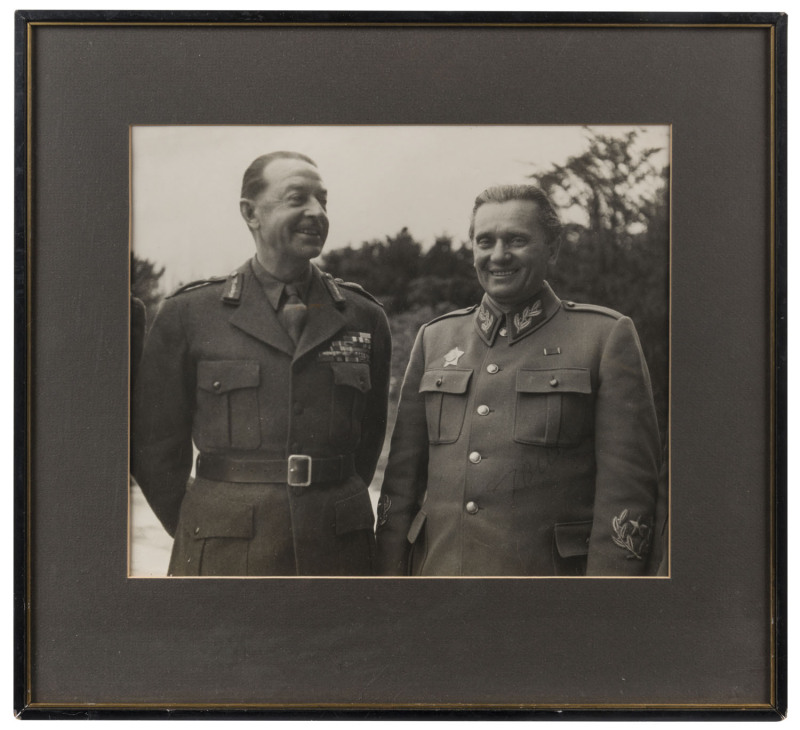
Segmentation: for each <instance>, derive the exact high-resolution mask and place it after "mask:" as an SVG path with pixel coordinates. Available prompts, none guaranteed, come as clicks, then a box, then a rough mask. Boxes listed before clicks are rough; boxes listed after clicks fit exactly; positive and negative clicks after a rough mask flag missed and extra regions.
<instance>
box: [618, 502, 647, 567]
mask: <svg viewBox="0 0 800 730" xmlns="http://www.w3.org/2000/svg"><path fill="white" fill-rule="evenodd" d="M611 526H612V527H613V529H614V534H613V535H612V536H611V539H612V540H613V541H614V544H615V545H616V546H617V547H621V548H622V549H623V550H625V551H626V552H627V553H629V554H628V555H626V556H625V557H626V558H628V560H633V559H636V560H642V559H643V558H645V557H646V556H647V554H648V553H649V552H650V540H651V539H652V537H653V533H652V531H651V530H650V528H649V527H648V526H647V525H646V524H645V523H644V522H642V518H641V517H640V518H639V519H638V520H629V519H628V510H627V509H624V510H622V512H621V513H620V514H619V515H618V516H617V517H615V518H614V519H613V520H611Z"/></svg>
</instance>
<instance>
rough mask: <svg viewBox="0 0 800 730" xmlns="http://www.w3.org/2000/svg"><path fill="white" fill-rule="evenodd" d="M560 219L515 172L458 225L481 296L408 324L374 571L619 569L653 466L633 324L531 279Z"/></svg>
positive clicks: (641, 563)
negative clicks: (414, 328)
mask: <svg viewBox="0 0 800 730" xmlns="http://www.w3.org/2000/svg"><path fill="white" fill-rule="evenodd" d="M560 236H561V225H560V222H559V219H558V215H557V214H556V212H555V210H554V209H553V206H552V204H551V203H550V200H549V199H548V198H547V196H546V195H545V194H544V193H543V192H542V191H541V190H540V189H538V188H536V187H533V186H527V185H513V186H502V187H494V188H489V189H488V190H485V191H484V192H483V193H482V194H481V195H480V196H478V198H477V199H476V201H475V207H474V208H473V212H472V221H471V225H470V239H471V241H472V247H473V253H474V260H475V270H476V272H477V275H478V281H479V282H480V284H481V286H482V287H483V289H484V291H485V295H484V297H483V301H482V302H481V303H480V305H476V306H474V307H470V308H468V309H463V310H458V311H455V312H451V313H450V314H446V315H444V316H443V317H439V318H438V319H435V320H433V321H432V322H430V323H428V324H427V325H425V326H423V327H422V329H421V330H420V332H419V334H418V335H417V339H416V342H415V344H414V348H413V350H412V353H411V359H410V362H409V365H408V369H407V370H406V374H405V379H404V381H403V388H402V392H401V397H400V406H399V411H398V417H397V424H396V426H395V430H394V434H393V437H392V444H391V451H390V456H389V464H388V466H387V469H386V475H385V478H384V482H383V488H382V491H381V498H380V502H379V505H378V527H377V536H378V558H379V571H380V572H381V573H382V574H385V575H422V576H425V575H440V576H442V575H444V576H462V575H465V576H466V575H472V576H475V575H483V576H507V575H539V576H548V575H572V576H581V575H595V576H634V575H642V574H645V573H646V571H647V570H648V567H647V566H648V560H647V558H648V554H649V551H650V548H651V545H652V543H653V541H654V539H655V538H654V535H653V533H654V530H653V519H654V512H655V507H656V493H657V486H658V474H659V465H660V449H659V434H658V426H657V423H656V415H655V409H654V406H653V398H652V392H651V387H650V378H649V375H648V371H647V366H646V364H645V361H644V356H643V354H642V349H641V346H640V344H639V340H638V338H637V335H636V331H635V329H634V326H633V323H632V322H631V320H630V319H629V318H627V317H624V316H623V315H621V314H619V313H618V312H615V311H613V310H610V309H605V308H603V307H597V306H592V305H588V304H577V303H575V302H570V301H561V300H560V299H559V298H558V297H557V296H556V294H555V293H554V292H553V290H552V289H551V288H550V287H549V285H548V284H547V282H546V281H545V277H546V275H547V270H548V268H549V267H550V266H553V265H554V264H555V262H556V258H557V256H558V251H559V242H560Z"/></svg>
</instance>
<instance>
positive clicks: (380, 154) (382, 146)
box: [132, 126, 669, 291]
mask: <svg viewBox="0 0 800 730" xmlns="http://www.w3.org/2000/svg"><path fill="white" fill-rule="evenodd" d="M632 128H636V129H644V131H643V133H642V134H641V136H640V138H639V139H640V141H641V144H642V146H647V147H661V148H662V152H661V153H660V155H659V157H658V158H657V159H656V160H654V162H656V164H658V165H663V164H666V163H667V161H668V159H669V128H668V127H666V126H651V127H645V128H642V127H626V126H614V127H608V126H593V127H592V129H593V130H595V131H598V132H602V133H604V134H608V133H612V134H619V135H622V134H624V133H625V132H627V131H629V130H630V129H632ZM281 149H286V150H295V151H298V152H303V153H305V154H307V155H309V156H310V157H311V158H313V159H314V160H315V161H316V163H317V165H318V166H319V169H320V173H321V175H322V177H323V179H324V181H325V184H326V186H327V188H328V216H329V218H330V233H329V235H328V241H327V243H326V250H330V249H333V248H339V247H342V246H347V245H353V246H359V245H360V244H361V243H362V242H363V241H367V240H372V239H376V238H377V239H384V238H385V236H387V235H393V234H395V233H397V232H398V231H399V230H400V229H401V228H403V227H404V226H405V227H408V229H409V231H410V232H411V234H412V235H413V236H414V237H415V239H416V240H418V241H420V242H421V243H422V244H423V245H424V246H426V247H427V246H430V245H431V244H432V243H433V241H434V239H435V238H436V237H437V236H439V235H442V234H446V235H450V236H452V237H453V238H454V240H455V241H456V242H460V241H463V240H466V238H467V228H468V224H469V213H470V211H471V209H472V203H473V201H474V199H475V196H476V195H478V193H480V192H481V191H482V190H483V189H484V188H486V187H488V186H489V185H494V184H501V183H517V182H525V180H526V176H527V175H529V174H530V173H531V172H534V171H535V170H536V169H537V168H544V167H547V166H548V165H549V164H551V163H552V162H564V161H566V159H567V158H568V157H569V156H571V155H576V154H580V153H581V152H582V151H584V150H585V149H586V131H585V130H584V129H583V128H582V127H578V126H337V127H332V126H327V127H322V126H316V127H313V126H264V127H261V126H225V127H219V126H216V127H206V126H159V127H139V126H137V127H134V128H133V134H132V159H133V175H132V179H133V198H132V200H133V242H132V244H133V250H134V251H135V252H136V254H137V255H138V256H141V257H143V258H148V259H150V260H151V261H154V262H156V263H158V264H159V265H163V266H166V269H167V270H166V273H165V274H164V278H163V280H162V281H163V287H164V289H165V290H167V291H169V290H171V289H173V288H174V287H175V286H177V285H178V284H179V283H181V282H187V281H193V280H195V279H199V278H203V277H205V276H212V275H221V274H226V273H228V272H229V271H230V270H232V269H234V268H235V267H236V266H238V265H239V264H240V263H241V262H242V261H244V260H245V259H246V258H248V257H249V256H251V255H252V253H253V239H252V237H251V236H250V233H249V231H248V229H247V227H246V226H245V223H244V221H243V220H242V219H241V216H240V214H239V191H240V188H241V180H242V174H243V173H244V170H245V168H246V167H247V166H248V165H249V164H250V162H252V160H253V159H255V158H256V157H258V156H259V155H260V154H263V153H265V152H271V151H273V150H281Z"/></svg>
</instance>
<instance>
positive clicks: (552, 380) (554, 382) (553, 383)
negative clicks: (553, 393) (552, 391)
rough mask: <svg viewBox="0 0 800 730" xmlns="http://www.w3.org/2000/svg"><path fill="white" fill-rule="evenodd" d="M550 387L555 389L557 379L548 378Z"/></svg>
mask: <svg viewBox="0 0 800 730" xmlns="http://www.w3.org/2000/svg"><path fill="white" fill-rule="evenodd" d="M550 385H552V386H553V387H554V388H555V387H556V386H557V385H558V378H550Z"/></svg>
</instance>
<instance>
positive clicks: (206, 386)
mask: <svg viewBox="0 0 800 730" xmlns="http://www.w3.org/2000/svg"><path fill="white" fill-rule="evenodd" d="M259 382H260V381H259V377H258V362H257V361H256V360H201V361H200V362H199V363H197V387H198V388H202V389H203V390H207V391H210V392H211V393H227V392H229V391H231V390H238V389H239V388H255V387H257V386H258V384H259Z"/></svg>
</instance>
